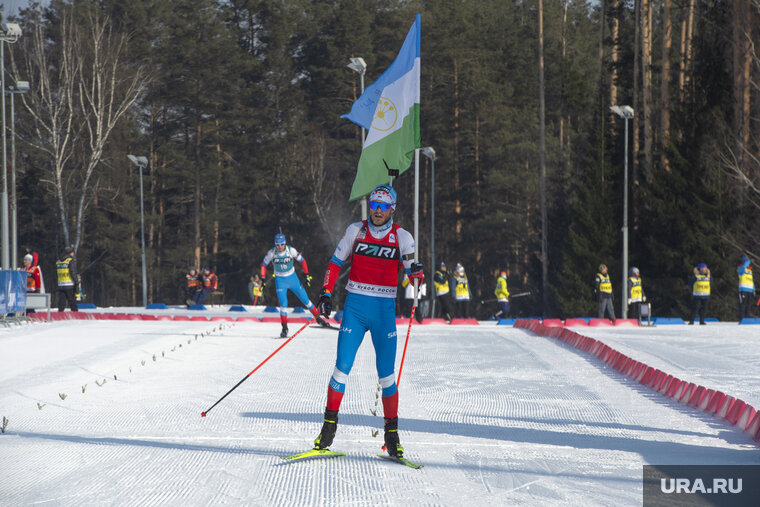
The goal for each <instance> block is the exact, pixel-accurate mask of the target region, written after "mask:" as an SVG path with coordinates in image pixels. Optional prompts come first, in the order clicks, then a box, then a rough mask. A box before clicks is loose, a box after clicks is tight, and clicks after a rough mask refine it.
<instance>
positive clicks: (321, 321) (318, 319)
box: [314, 315, 330, 327]
mask: <svg viewBox="0 0 760 507" xmlns="http://www.w3.org/2000/svg"><path fill="white" fill-rule="evenodd" d="M314 318H315V320H316V321H317V324H319V325H320V326H322V327H330V324H328V323H327V322H326V321H325V319H323V318H322V317H320V316H319V315H315V316H314Z"/></svg>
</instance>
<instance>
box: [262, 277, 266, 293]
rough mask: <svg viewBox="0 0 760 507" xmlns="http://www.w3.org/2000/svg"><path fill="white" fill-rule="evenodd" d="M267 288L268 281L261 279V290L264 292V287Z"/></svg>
mask: <svg viewBox="0 0 760 507" xmlns="http://www.w3.org/2000/svg"><path fill="white" fill-rule="evenodd" d="M266 286H267V279H266V278H262V279H261V290H264V287H266Z"/></svg>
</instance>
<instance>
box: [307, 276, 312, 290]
mask: <svg viewBox="0 0 760 507" xmlns="http://www.w3.org/2000/svg"><path fill="white" fill-rule="evenodd" d="M311 280H312V277H311V275H310V274H308V273H306V285H307V286H308V287H311Z"/></svg>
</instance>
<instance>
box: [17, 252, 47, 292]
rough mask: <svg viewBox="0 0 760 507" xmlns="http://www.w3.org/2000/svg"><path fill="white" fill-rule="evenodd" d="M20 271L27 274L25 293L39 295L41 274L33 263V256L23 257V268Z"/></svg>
mask: <svg viewBox="0 0 760 507" xmlns="http://www.w3.org/2000/svg"><path fill="white" fill-rule="evenodd" d="M21 270H22V271H26V272H27V273H29V276H27V277H26V292H27V293H28V294H39V293H40V292H41V291H42V273H41V272H40V267H39V266H38V265H37V263H36V262H35V256H34V255H32V254H26V255H25V256H24V267H23V268H21Z"/></svg>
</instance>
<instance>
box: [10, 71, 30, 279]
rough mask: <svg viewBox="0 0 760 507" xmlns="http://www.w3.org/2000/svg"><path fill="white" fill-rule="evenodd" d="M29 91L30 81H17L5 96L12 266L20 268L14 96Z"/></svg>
mask: <svg viewBox="0 0 760 507" xmlns="http://www.w3.org/2000/svg"><path fill="white" fill-rule="evenodd" d="M28 91H29V81H16V86H15V87H14V86H9V87H8V89H7V90H5V94H6V95H8V96H10V98H11V266H13V267H14V268H15V267H17V266H18V258H17V253H18V220H17V216H18V212H17V210H18V204H17V202H16V108H15V106H14V102H13V96H14V95H16V94H18V93H26V92H28Z"/></svg>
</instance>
